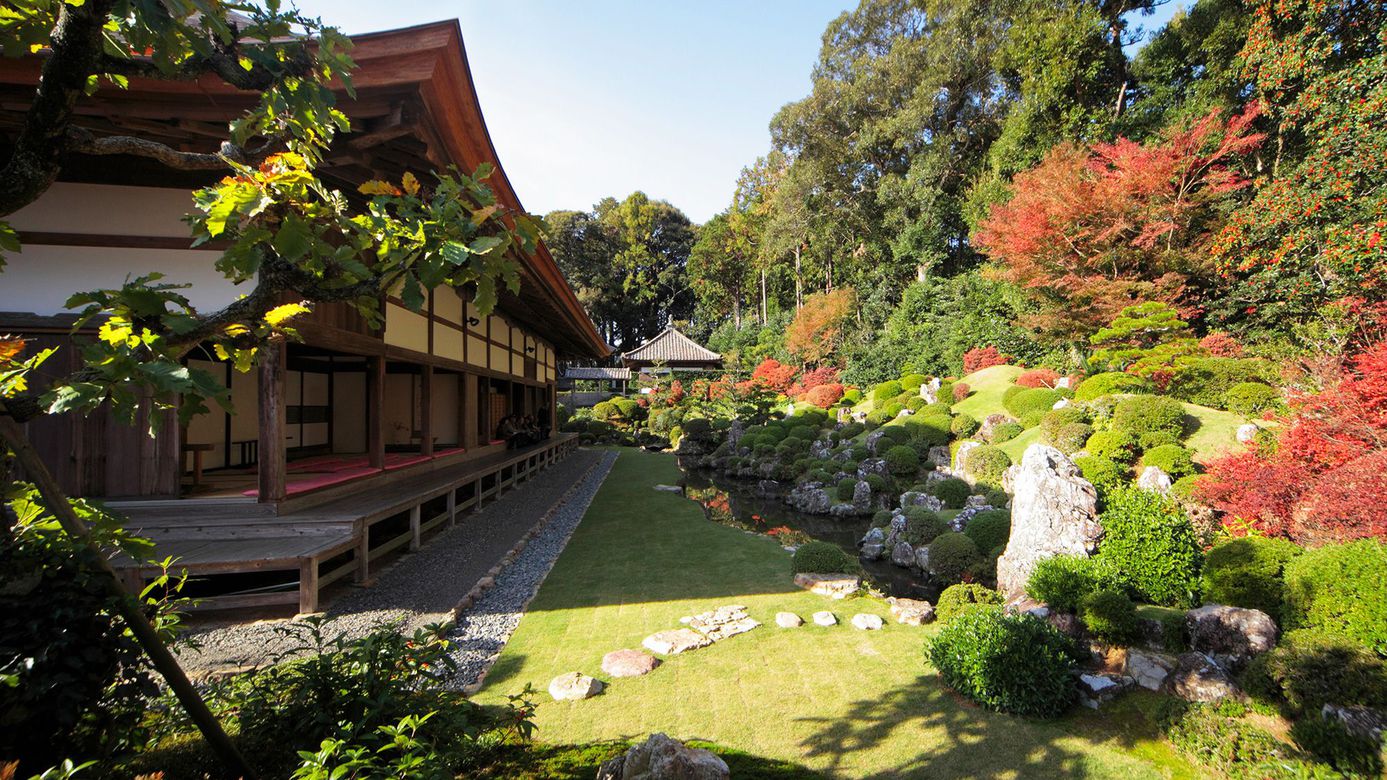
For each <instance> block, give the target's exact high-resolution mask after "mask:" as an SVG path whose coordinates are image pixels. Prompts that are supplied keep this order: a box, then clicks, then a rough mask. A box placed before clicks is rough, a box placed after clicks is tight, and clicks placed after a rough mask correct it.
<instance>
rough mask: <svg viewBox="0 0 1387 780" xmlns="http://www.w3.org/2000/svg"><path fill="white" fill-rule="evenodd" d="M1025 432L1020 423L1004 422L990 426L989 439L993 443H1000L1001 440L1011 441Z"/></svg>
mask: <svg viewBox="0 0 1387 780" xmlns="http://www.w3.org/2000/svg"><path fill="white" fill-rule="evenodd" d="M1025 432H1026V429H1025V428H1023V427H1021V423H1017V422H1005V423H1002V424H1001V425H994V426H992V432H991V436H990V437H989V441H991V442H992V443H993V444H1001V443H1002V442H1007V441H1011V440H1012V439H1015V438H1016V437H1017V436H1020V435H1021V434H1023V433H1025Z"/></svg>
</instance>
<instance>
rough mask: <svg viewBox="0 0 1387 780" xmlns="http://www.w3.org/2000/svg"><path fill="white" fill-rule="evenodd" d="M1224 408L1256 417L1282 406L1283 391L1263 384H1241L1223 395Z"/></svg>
mask: <svg viewBox="0 0 1387 780" xmlns="http://www.w3.org/2000/svg"><path fill="white" fill-rule="evenodd" d="M1222 406H1223V408H1225V409H1227V410H1228V411H1230V412H1233V413H1234V414H1241V415H1243V416H1246V417H1255V416H1257V415H1259V414H1261V413H1262V412H1265V411H1267V410H1268V409H1278V408H1280V407H1281V406H1282V401H1281V391H1280V390H1277V389H1276V388H1274V387H1272V386H1271V385H1264V384H1262V383H1261V382H1239V383H1238V384H1236V385H1233V386H1232V387H1230V388H1228V392H1226V393H1224V394H1223V404H1222Z"/></svg>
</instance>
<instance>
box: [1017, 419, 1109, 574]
mask: <svg viewBox="0 0 1387 780" xmlns="http://www.w3.org/2000/svg"><path fill="white" fill-rule="evenodd" d="M1102 538H1103V527H1102V526H1101V525H1099V524H1098V493H1097V491H1096V490H1094V488H1093V485H1091V484H1090V483H1089V482H1088V480H1086V479H1084V478H1083V476H1082V474H1081V473H1080V471H1079V467H1078V466H1075V465H1074V461H1072V460H1070V459H1069V458H1068V457H1066V456H1065V455H1064V453H1062V452H1060V451H1059V450H1057V449H1055V448H1054V447H1048V446H1046V445H1044V444H1032V445H1031V446H1030V447H1028V448H1026V454H1025V455H1024V456H1023V457H1022V458H1021V465H1020V468H1019V469H1018V471H1017V474H1016V479H1015V495H1014V496H1013V497H1012V502H1011V537H1010V538H1009V539H1008V541H1007V546H1006V551H1005V552H1004V553H1002V557H1001V558H999V559H998V560H997V589H998V590H1000V591H1001V592H1002V593H1003V594H1004V595H1005V596H1006V597H1007V598H1008V599H1017V598H1020V597H1021V596H1023V595H1025V592H1026V581H1027V580H1028V579H1030V576H1031V572H1032V571H1034V570H1035V566H1036V564H1037V563H1039V562H1040V561H1042V560H1044V559H1046V558H1053V557H1055V556H1057V555H1074V556H1079V557H1085V558H1086V557H1088V556H1090V555H1093V554H1094V553H1095V552H1097V551H1098V542H1099V540H1101V539H1102Z"/></svg>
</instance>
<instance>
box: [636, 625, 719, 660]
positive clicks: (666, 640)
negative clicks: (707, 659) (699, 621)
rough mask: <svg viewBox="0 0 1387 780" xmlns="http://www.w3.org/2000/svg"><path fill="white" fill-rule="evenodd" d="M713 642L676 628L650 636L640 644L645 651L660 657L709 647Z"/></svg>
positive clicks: (702, 636)
mask: <svg viewBox="0 0 1387 780" xmlns="http://www.w3.org/2000/svg"><path fill="white" fill-rule="evenodd" d="M712 643H713V640H711V639H709V638H708V637H706V636H704V635H702V634H700V633H698V632H697V631H694V630H692V629H688V628H676V629H673V630H670V631H661V632H659V633H656V634H651V635H650V636H648V637H646V638H645V641H643V642H641V644H642V645H644V646H645V649H647V650H649V651H650V652H652V653H659V654H660V655H679V654H680V653H684V652H688V651H689V650H697V649H698V648H700V647H707V646H708V645H711V644H712Z"/></svg>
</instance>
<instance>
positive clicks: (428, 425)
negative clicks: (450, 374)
mask: <svg viewBox="0 0 1387 780" xmlns="http://www.w3.org/2000/svg"><path fill="white" fill-rule="evenodd" d="M419 454H420V455H423V456H424V457H426V458H427V457H432V456H433V366H424V369H423V370H422V371H420V372H419Z"/></svg>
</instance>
